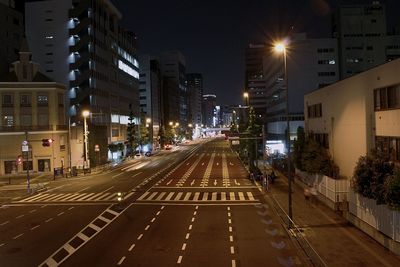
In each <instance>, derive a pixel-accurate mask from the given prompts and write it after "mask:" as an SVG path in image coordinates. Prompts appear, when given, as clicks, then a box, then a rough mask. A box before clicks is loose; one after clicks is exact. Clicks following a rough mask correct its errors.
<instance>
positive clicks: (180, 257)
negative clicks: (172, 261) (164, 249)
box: [176, 256, 183, 264]
mask: <svg viewBox="0 0 400 267" xmlns="http://www.w3.org/2000/svg"><path fill="white" fill-rule="evenodd" d="M182 258H183V257H182V256H179V258H178V261H177V262H176V263H178V264H181V262H182Z"/></svg>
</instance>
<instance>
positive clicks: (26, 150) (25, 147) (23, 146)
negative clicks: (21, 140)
mask: <svg viewBox="0 0 400 267" xmlns="http://www.w3.org/2000/svg"><path fill="white" fill-rule="evenodd" d="M21 150H22V152H28V151H29V146H28V145H22V147H21Z"/></svg>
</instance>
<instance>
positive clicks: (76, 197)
mask: <svg viewBox="0 0 400 267" xmlns="http://www.w3.org/2000/svg"><path fill="white" fill-rule="evenodd" d="M74 195H75V196H74ZM74 195H72V196H71V197H67V198H64V199H63V201H74V200H77V199H80V198H81V197H82V194H74ZM85 195H86V194H85Z"/></svg>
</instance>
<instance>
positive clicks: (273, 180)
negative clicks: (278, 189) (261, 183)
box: [271, 170, 276, 184]
mask: <svg viewBox="0 0 400 267" xmlns="http://www.w3.org/2000/svg"><path fill="white" fill-rule="evenodd" d="M275 179H276V174H275V172H274V170H272V172H271V184H274V183H275Z"/></svg>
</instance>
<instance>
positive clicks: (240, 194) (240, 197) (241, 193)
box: [239, 192, 246, 200]
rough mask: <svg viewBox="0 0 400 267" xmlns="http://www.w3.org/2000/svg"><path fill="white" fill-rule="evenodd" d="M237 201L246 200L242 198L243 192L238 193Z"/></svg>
mask: <svg viewBox="0 0 400 267" xmlns="http://www.w3.org/2000/svg"><path fill="white" fill-rule="evenodd" d="M239 200H246V199H245V198H244V194H243V192H239Z"/></svg>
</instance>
